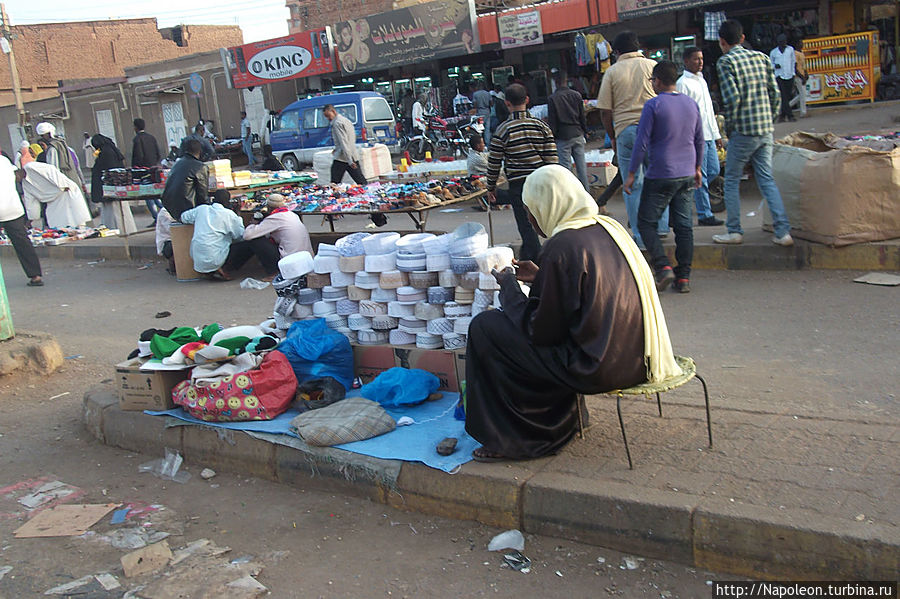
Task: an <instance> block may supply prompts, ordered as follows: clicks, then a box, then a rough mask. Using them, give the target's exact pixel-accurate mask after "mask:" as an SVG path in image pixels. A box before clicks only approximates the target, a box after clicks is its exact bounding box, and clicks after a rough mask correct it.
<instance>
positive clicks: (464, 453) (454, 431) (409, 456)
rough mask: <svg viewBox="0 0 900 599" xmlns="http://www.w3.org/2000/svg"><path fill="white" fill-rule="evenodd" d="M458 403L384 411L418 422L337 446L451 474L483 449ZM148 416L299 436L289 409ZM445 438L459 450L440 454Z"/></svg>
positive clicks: (447, 397) (453, 399) (450, 397)
mask: <svg viewBox="0 0 900 599" xmlns="http://www.w3.org/2000/svg"><path fill="white" fill-rule="evenodd" d="M347 397H359V391H352V392H350V393H348V394H347ZM458 401H459V394H458V393H444V396H443V398H442V399H439V400H437V401H429V402H425V403H424V404H420V405H418V406H408V407H390V408H385V409H386V410H387V413H388V414H390V415H391V417H392V418H393V419H394V420H398V419H400V418H401V417H403V416H409V417H410V418H412V419H413V420H414V421H415V424H411V425H409V426H398V427H397V428H395V429H394V430H393V431H391V432H389V433H387V434H384V435H381V436H378V437H373V438H372V439H366V440H365V441H355V442H353V443H344V444H343V445H335V447H337V448H338V449H345V450H347V451H352V452H354V453H359V454H363V455H367V456H371V457H375V458H382V459H385V460H403V461H406V462H422V463H423V464H425V465H427V466H431V467H432V468H437V469H438V470H443V471H444V472H451V471H453V470H454V469H456V468H457V467H459V466H460V465H462V464H465V463H466V462H468V461H469V460H471V459H472V451H474V450H475V448H477V447H479V446H480V443H478V441H476V440H475V439H473V438H472V437H470V436H469V435H468V433H466V431H465V423H464V422H461V421H459V420H456V419H455V418H454V417H453V411H454V408H455V407H456V403H457V402H458ZM146 413H147V414H150V415H152V416H172V417H174V418H178V419H179V420H183V421H185V422H188V423H191V424H198V425H203V426H212V427H216V428H223V429H228V430H237V431H252V432H257V433H270V434H281V435H290V436H292V437H297V433H296V432H295V431H293V430H291V428H290V424H291V420H293V418H294V417H295V416H297V414H298V413H297V412H296V411H295V410H288V411H287V412H285V413H284V414H282V415H280V416H278V417H277V418H274V419H272V420H264V421H262V420H254V421H248V422H205V421H203V420H199V419H197V418H194V417H193V416H191V415H189V414H188V413H187V412H185V411H184V410H182V409H181V408H175V409H172V410H165V411H162V412H154V411H149V410H148V411H147V412H146ZM446 437H456V438H457V439H458V442H457V445H456V451H455V452H454V453H452V454H451V455H449V456H441V455H438V453H437V452H436V451H435V447H437V444H438V443H440V442H441V441H442V440H443V439H444V438H446Z"/></svg>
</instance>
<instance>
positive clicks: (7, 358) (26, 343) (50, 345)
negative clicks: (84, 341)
mask: <svg viewBox="0 0 900 599" xmlns="http://www.w3.org/2000/svg"><path fill="white" fill-rule="evenodd" d="M62 365H63V352H62V348H61V347H60V346H59V343H57V341H56V337H54V336H53V335H50V334H49V333H39V332H34V331H18V332H17V333H16V336H15V337H13V338H12V339H8V340H6V341H2V342H0V375H5V374H12V373H13V372H16V371H19V370H21V371H27V372H32V373H35V374H50V373H52V372H54V371H56V370H57V369H58V368H59V367H60V366H62Z"/></svg>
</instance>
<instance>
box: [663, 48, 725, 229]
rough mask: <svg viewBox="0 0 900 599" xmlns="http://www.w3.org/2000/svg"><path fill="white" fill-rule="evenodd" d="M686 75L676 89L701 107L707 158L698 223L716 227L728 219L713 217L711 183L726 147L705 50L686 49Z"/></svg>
mask: <svg viewBox="0 0 900 599" xmlns="http://www.w3.org/2000/svg"><path fill="white" fill-rule="evenodd" d="M683 56H684V74H683V75H682V76H681V77H679V78H678V83H676V84H675V91H677V92H678V93H679V94H684V95H685V96H687V97H689V98H690V99H692V100H693V101H694V102H696V103H697V106H698V107H699V108H700V122H701V124H702V125H703V140H704V145H703V161H702V162H701V163H700V168H701V170H702V172H703V184H702V185H701V186H700V187H698V188H697V189H695V190H694V204H695V205H696V206H697V224H698V225H700V226H701V227H716V226H719V225H722V224H725V221H723V220H721V219H718V218H716V217H715V216H713V213H712V208H711V207H710V204H709V182H710V181H712V180H713V179H715V178H716V177H718V176H719V155H718V154H717V153H716V149H717V148H721V147H722V136H721V135H719V126H718V125H717V124H716V113H715V111H714V110H713V105H712V98H711V97H710V95H709V87H708V86H707V85H706V79H704V78H703V50H701V49H700V48H697V47H696V46H691V47H690V48H687V49H686V50H685V51H684V55H683Z"/></svg>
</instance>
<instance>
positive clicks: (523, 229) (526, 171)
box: [487, 83, 558, 260]
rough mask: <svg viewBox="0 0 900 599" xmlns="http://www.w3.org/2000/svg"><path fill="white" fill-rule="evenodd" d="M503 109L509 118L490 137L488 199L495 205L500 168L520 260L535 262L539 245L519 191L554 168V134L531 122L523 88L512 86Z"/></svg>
mask: <svg viewBox="0 0 900 599" xmlns="http://www.w3.org/2000/svg"><path fill="white" fill-rule="evenodd" d="M506 105H507V106H508V107H509V110H510V115H509V118H508V119H506V120H505V121H504V122H503V123H502V124H501V125H500V126H499V127H497V130H496V131H495V132H494V135H493V136H492V137H491V151H490V155H489V156H488V175H487V189H488V199H489V200H490V202H491V203H492V204H493V203H496V201H497V198H496V195H495V192H496V189H497V178H498V177H499V176H500V168H501V167H503V168H504V169H505V170H506V177H507V179H509V198H510V204H512V208H513V214H514V215H515V217H516V227H518V229H519V235H520V236H521V237H522V250H521V251H520V252H519V260H534V259H535V258H537V255H538V252H540V250H541V242H540V240H539V239H538V236H537V233H535V231H534V228H533V227H532V226H531V223H530V222H528V213H527V211H526V210H525V205H524V204H523V203H522V187H523V186H524V185H525V177H527V176H528V175H530V174H531V173H533V172H534V171H536V170H537V169H539V168H540V167H542V166H544V165H545V164H557V162H558V159H557V156H556V143H555V142H554V141H553V132H552V131H550V127H548V126H547V124H546V123H544V122H543V121H541V120H538V119H535V118H532V117H531V115H530V114H528V111H527V110H526V109H525V107H526V106H527V105H528V91H527V90H526V89H525V86H524V85H521V84H519V83H513V84H512V85H510V86H509V87H507V88H506Z"/></svg>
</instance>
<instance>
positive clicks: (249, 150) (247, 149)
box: [241, 137, 256, 166]
mask: <svg viewBox="0 0 900 599" xmlns="http://www.w3.org/2000/svg"><path fill="white" fill-rule="evenodd" d="M241 148H242V149H243V150H244V154H246V155H247V160H248V161H249V162H248V164H250V165H251V166H252V165H253V163H254V162H256V159H255V158H254V157H253V138H252V137H248V138H246V139H242V140H241Z"/></svg>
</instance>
